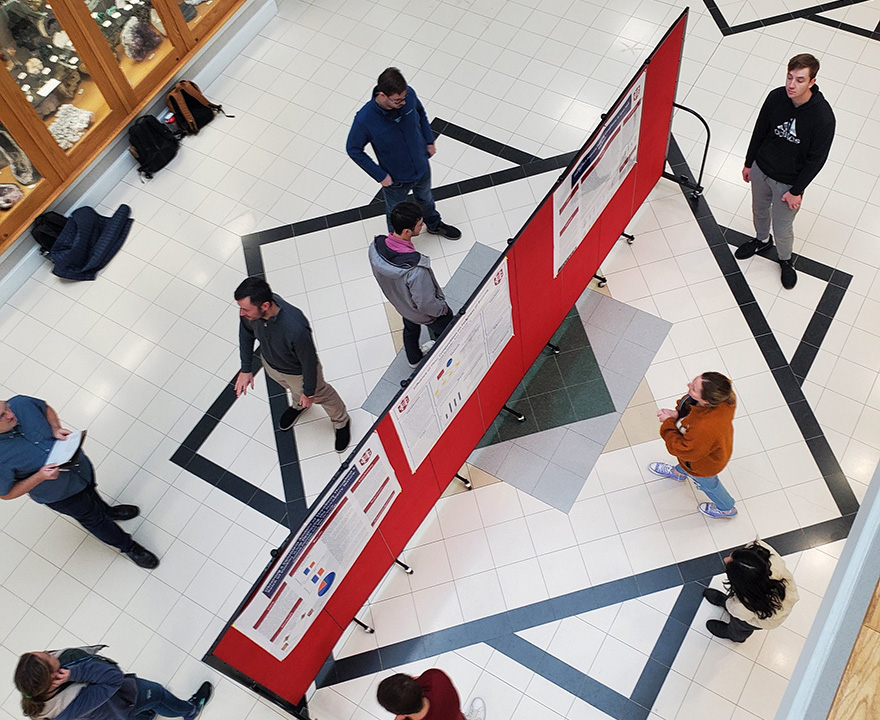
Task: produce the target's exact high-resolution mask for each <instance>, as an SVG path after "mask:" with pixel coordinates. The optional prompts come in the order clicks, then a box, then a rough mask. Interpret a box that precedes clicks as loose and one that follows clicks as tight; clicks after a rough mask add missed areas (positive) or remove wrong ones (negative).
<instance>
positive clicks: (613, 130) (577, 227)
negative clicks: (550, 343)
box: [553, 72, 645, 277]
mask: <svg viewBox="0 0 880 720" xmlns="http://www.w3.org/2000/svg"><path fill="white" fill-rule="evenodd" d="M644 96H645V73H644V72H642V74H641V75H639V78H638V80H636V82H635V83H634V84H633V86H632V87H631V88H630V90H629V92H628V93H627V94H626V96H625V97H624V98H623V99H622V100H621V102H620V104H619V105H618V106H617V109H616V110H615V111H614V114H613V115H609V116H608V117H607V118H606V120H605V123H604V124H603V126H602V129H601V131H600V132H599V135H598V137H597V138H596V140H595V141H594V142H593V143H592V144H591V145H590V146H589V147H588V148H587V149H586V150H585V151H584V152H583V154H582V155H581V156H580V159H579V160H578V162H577V164H576V165H575V166H574V168H572V170H571V172H570V173H569V174H568V176H567V177H566V178H564V179H563V181H562V183H561V184H560V185H559V187H558V188H557V189H556V192H555V193H554V194H553V211H554V212H553V277H556V276H557V275H558V274H559V271H560V270H561V269H562V266H563V265H565V263H566V261H567V260H568V258H570V257H571V255H572V253H573V252H574V251H575V250H577V248H578V246H579V245H580V244H581V242H582V241H583V239H584V238H585V237H586V236H587V233H589V232H590V229H591V228H592V227H593V225H594V223H595V222H596V220H598V219H599V216H600V215H601V214H602V211H603V210H604V209H605V207H606V205H608V203H609V201H610V200H611V198H612V197H614V193H616V192H617V189H618V188H619V187H620V186H621V185H622V184H623V181H624V180H626V176H627V175H629V173H630V171H631V170H632V169H633V168H634V167H635V164H636V157H637V156H638V152H639V129H640V127H641V124H642V104H643V103H642V99H643V98H644Z"/></svg>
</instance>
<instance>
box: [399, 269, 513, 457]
mask: <svg viewBox="0 0 880 720" xmlns="http://www.w3.org/2000/svg"><path fill="white" fill-rule="evenodd" d="M512 337H513V313H512V308H511V303H510V276H509V273H508V270H507V258H504V259H503V260H502V261H501V263H500V264H499V265H498V267H497V268H495V270H494V271H493V272H492V274H491V275H490V276H489V278H488V279H487V280H486V282H485V283H484V284H483V287H482V288H480V290H479V292H478V293H477V295H476V297H475V298H474V299H473V301H472V302H471V304H470V305H469V306H468V308H467V311H466V312H465V314H464V315H463V316H462V317H461V318H459V320H458V322H456V323H455V325H454V326H453V327H452V329H451V330H450V331H449V334H448V335H447V336H446V337H444V338H443V341H442V343H441V344H440V345H439V346H438V347H436V348H435V349H434V351H433V353H432V354H431V357H430V358H428V360H427V361H426V363H425V365H424V367H422V368H421V369H420V370H419V372H418V373H417V374H416V376H415V378H413V380H412V382H411V383H410V384H409V385H408V386H407V388H406V390H405V391H404V392H403V394H402V395H401V396H400V397H399V398H398V400H397V402H396V403H395V404H394V406H393V407H392V408H391V419H392V421H393V422H394V425H395V427H396V428H397V434H398V435H399V436H400V439H401V443H402V445H403V449H404V452H405V453H406V458H407V460H408V461H409V466H410V468H411V469H412V471H413V472H415V471H416V469H417V468H418V467H419V465H421V464H422V462H423V461H424V460H425V458H426V457H427V456H428V453H429V452H430V451H431V448H432V447H434V444H435V443H436V442H437V440H439V439H440V436H441V435H442V434H443V433H444V432H445V430H446V428H447V427H449V424H450V423H451V422H452V421H453V420H454V419H455V416H456V415H457V414H458V411H459V410H460V409H461V407H462V406H463V405H464V404H465V403H466V402H467V401H468V398H470V396H471V394H472V393H473V392H474V390H476V389H477V386H478V385H479V384H480V381H481V380H482V379H483V378H484V377H485V375H486V373H487V372H488V370H489V368H490V367H492V363H494V362H495V360H496V359H497V358H498V356H499V355H500V354H501V351H502V350H504V348H505V346H506V345H507V343H508V342H509V341H510V339H511V338H512Z"/></svg>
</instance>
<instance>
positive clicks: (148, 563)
mask: <svg viewBox="0 0 880 720" xmlns="http://www.w3.org/2000/svg"><path fill="white" fill-rule="evenodd" d="M125 554H126V555H128V557H129V559H130V560H131V561H132V562H133V563H134V564H135V565H137V566H138V567H142V568H144V569H146V570H152V569H153V568H156V567H159V558H157V557H156V556H155V555H153V553H151V552H150V551H149V550H147V549H146V548H145V547H144V546H143V545H138V543H136V542H133V543H132V544H131V547H130V548H129V549H128V550H126V551H125Z"/></svg>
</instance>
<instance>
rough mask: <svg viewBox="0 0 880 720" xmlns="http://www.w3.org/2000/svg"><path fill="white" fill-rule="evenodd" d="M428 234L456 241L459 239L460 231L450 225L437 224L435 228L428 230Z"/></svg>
mask: <svg viewBox="0 0 880 720" xmlns="http://www.w3.org/2000/svg"><path fill="white" fill-rule="evenodd" d="M428 232H429V233H431V235H441V236H442V237H445V238H446V239H447V240H458V239H459V238H460V237H461V230H459V229H458V228H457V227H453V226H452V225H447V224H446V223H445V222H440V223H437V227H435V228H433V229H432V228H428Z"/></svg>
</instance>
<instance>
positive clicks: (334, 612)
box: [205, 10, 687, 709]
mask: <svg viewBox="0 0 880 720" xmlns="http://www.w3.org/2000/svg"><path fill="white" fill-rule="evenodd" d="M686 21H687V10H685V11H684V12H683V13H682V14H681V16H680V17H679V18H678V19H677V20H676V21H675V23H674V24H673V25H672V27H671V28H670V29H669V31H668V32H667V33H666V35H665V36H664V38H663V39H662V40H661V41H660V43H659V44H658V46H657V47H656V48H655V50H654V52H653V53H652V54H651V56H650V57H649V59H648V60H647V61H646V62H645V64H644V65H643V66H642V67H641V68H639V70H638V72H637V73H636V74H635V76H634V78H633V80H632V81H631V83H630V84H629V85H628V86H627V88H626V89H625V90H624V92H623V93H622V94H621V96H620V98H618V100H617V102H615V104H614V105H613V106H612V108H611V109H610V110H609V112H608V113H607V114H606V115H605V116H603V121H602V123H600V125H599V127H597V128H596V130H595V131H594V132H593V134H592V135H591V137H590V139H589V140H588V142H587V143H585V145H584V146H583V148H582V149H581V151H580V152H579V153H578V154H577V156H576V157H575V159H574V161H573V162H572V163H571V165H570V167H569V168H568V170H566V173H565V174H564V175H563V176H562V177H561V178H560V180H559V181H558V182H557V183H556V185H555V186H554V188H553V189H552V190H551V192H550V193H549V194H548V195H547V197H545V198H544V200H543V201H542V203H541V204H540V205H539V206H538V207H537V209H536V210H535V212H534V213H533V214H532V216H531V218H530V219H529V221H528V222H527V223H526V225H525V226H524V227H523V228H522V230H521V231H520V233H519V234H518V235H517V237H516V240H515V242H514V243H513V244H512V245H511V246H510V247H509V248H508V250H507V252H506V253H505V255H504V256H502V258H501V259H500V260H499V261H498V263H497V264H496V266H495V267H494V268H493V269H492V270H491V271H490V273H489V274H488V275H487V279H486V281H484V284H483V286H482V287H483V288H485V287H486V286H487V283H489V282H491V281H492V279H493V277H494V278H495V281H496V282H498V278H499V277H500V276H501V275H502V274H503V273H502V272H501V271H500V270H499V269H500V268H502V266H503V267H506V277H504V282H506V283H507V284H508V286H507V289H508V291H509V304H510V307H509V313H510V317H509V323H510V328H511V331H510V332H509V333H508V335H507V336H506V337H505V340H504V345H503V347H502V348H500V350H499V352H498V353H497V354H496V355H493V357H492V360H491V362H490V363H489V366H488V368H487V369H486V371H485V373H484V375H483V376H482V378H481V379H480V380H479V382H478V383H477V384H476V385H475V387H473V388H472V389H470V390H469V391H468V394H467V396H461V404H460V406H456V408H455V412H454V413H451V414H450V415H449V417H448V418H447V424H445V425H443V426H442V429H441V431H440V433H439V436H438V437H437V439H436V441H435V442H433V444H432V445H431V447H430V450H429V451H428V452H427V455H426V456H425V457H423V458H422V457H421V456H417V454H414V453H413V452H412V448H409V446H406V447H405V443H407V442H410V441H411V439H410V440H407V438H406V437H405V436H404V435H403V434H402V433H401V426H400V424H399V422H395V421H394V419H393V417H392V413H393V412H394V409H395V403H398V404H400V403H403V404H405V403H406V402H408V401H409V396H408V390H404V391H403V392H402V393H401V395H400V396H398V398H397V399H396V400H395V401H394V402H393V403H392V405H391V406H390V407H389V409H388V410H386V412H385V414H383V416H382V417H380V418H379V420H378V421H377V423H376V426H375V427H374V429H373V432H371V433H370V434H369V436H368V438H367V439H365V440H364V441H363V442H362V444H361V445H359V446H358V448H357V449H356V450H355V452H354V453H353V454H352V456H351V458H350V459H349V462H348V464H347V465H346V466H344V467H343V469H342V471H341V472H340V474H338V475H337V477H336V478H334V480H333V481H332V482H331V484H330V485H329V486H328V489H327V491H325V493H324V494H323V495H322V497H321V498H320V499H319V501H318V502H317V503H316V505H315V507H316V508H317V507H318V506H319V505H320V504H321V503H322V501H325V500H326V498H327V497H330V496H332V495H333V493H337V494H338V497H339V498H342V499H343V500H344V501H348V500H350V499H351V497H353V495H351V494H350V493H353V492H354V488H356V487H357V482H359V481H357V482H354V483H353V484H351V483H350V486H346V485H345V482H346V477H348V478H349V481H350V480H351V473H355V474H356V470H357V465H358V463H360V464H361V465H363V466H364V467H362V468H361V471H363V470H364V469H365V468H366V467H371V466H369V465H368V460H369V456H370V453H369V451H365V450H364V448H365V447H366V446H367V445H369V443H371V442H372V443H373V444H374V446H376V447H378V446H381V448H382V453H383V455H384V458H383V462H385V463H386V466H385V467H386V468H387V471H388V472H387V474H388V475H389V478H391V479H389V480H388V481H387V482H386V483H383V484H382V485H381V489H377V491H376V495H377V497H378V496H379V494H380V493H381V492H384V493H385V495H383V497H387V498H389V500H388V503H389V506H388V508H387V509H385V510H383V512H382V513H378V514H375V518H376V527H374V528H372V530H371V534H370V535H369V537H366V536H364V535H363V533H361V535H360V536H359V537H361V538H362V539H363V543H362V545H358V546H357V547H358V548H361V549H359V551H358V554H357V555H356V560H354V562H353V563H352V564H350V566H349V567H347V569H346V570H345V572H344V573H340V576H339V577H336V578H335V585H334V586H333V587H332V593H331V592H329V591H328V590H326V588H330V583H329V582H328V581H327V578H328V577H329V576H330V575H332V573H330V574H327V575H324V576H323V578H324V579H323V580H322V582H321V583H319V584H316V587H321V588H324V589H325V591H326V592H327V593H328V594H327V596H326V597H327V599H326V600H325V601H324V603H323V604H321V603H317V604H316V605H315V609H314V611H313V612H312V613H311V614H308V613H303V617H306V615H307V616H308V617H306V619H305V620H303V621H302V622H304V623H305V624H304V625H302V626H301V627H302V628H305V629H304V630H302V631H301V632H300V634H299V635H296V636H295V637H296V638H298V639H297V640H296V641H295V642H294V641H291V643H290V644H289V646H285V647H284V648H283V650H281V649H279V648H278V647H275V646H274V645H272V644H271V642H270V640H271V638H268V639H264V638H260V642H261V643H262V644H258V642H255V640H254V639H253V633H251V634H250V635H249V634H248V632H250V628H249V627H245V628H244V630H245V631H247V632H244V631H242V629H240V628H241V627H242V624H241V623H240V621H241V619H242V617H243V615H244V614H245V613H246V612H247V611H248V609H249V607H251V604H252V603H253V602H254V601H255V600H257V599H260V600H261V602H264V603H265V602H266V598H267V597H268V596H269V595H270V594H271V592H275V591H274V587H275V586H274V585H272V584H271V583H269V585H268V590H267V584H266V581H267V579H271V578H272V577H273V574H274V576H275V577H277V578H281V576H282V574H283V578H282V579H286V581H288V582H293V581H294V580H295V579H296V578H295V576H296V572H297V571H300V572H307V571H308V569H307V568H306V569H304V568H302V567H301V566H299V565H296V564H293V565H291V569H290V571H289V572H287V568H286V567H285V566H284V562H285V553H288V554H289V552H290V548H291V547H295V546H296V544H297V543H298V542H300V540H301V538H302V534H303V533H304V532H306V530H305V529H302V528H301V529H300V530H298V531H297V532H295V533H294V534H293V535H292V536H291V538H290V540H289V543H288V544H287V546H286V549H283V550H282V552H281V553H279V556H278V558H276V560H275V561H273V564H272V565H271V566H270V567H269V568H267V570H266V572H265V573H264V576H263V578H261V580H260V582H259V583H258V584H257V585H256V586H255V587H254V588H253V590H252V592H251V594H250V596H249V597H248V599H247V600H246V601H245V602H243V603H242V606H241V607H240V608H239V610H238V611H237V612H236V615H235V617H233V618H232V620H231V621H230V623H229V624H228V625H227V627H226V629H225V630H224V631H223V633H222V634H221V635H220V637H219V638H218V639H217V641H216V642H215V644H214V646H213V647H212V648H211V650H210V651H209V653H208V655H207V656H206V658H205V660H206V662H209V663H210V664H211V665H213V666H215V667H217V668H218V669H220V670H222V671H224V672H226V673H228V674H229V675H231V676H232V677H234V678H235V679H237V680H239V681H241V682H243V683H244V684H246V685H248V686H249V687H252V688H254V689H256V690H257V691H258V692H261V693H263V694H265V695H266V696H267V697H269V698H271V699H272V700H274V701H276V702H278V703H280V704H283V705H284V706H285V707H287V708H288V709H290V708H292V707H293V706H295V705H296V704H297V703H299V702H300V701H301V699H302V698H303V697H304V694H305V693H306V691H307V690H308V687H309V685H310V684H311V683H312V681H313V680H314V678H315V677H316V675H317V674H318V672H319V671H320V669H321V667H322V666H323V664H324V663H325V661H326V660H327V658H328V656H329V654H330V652H331V651H332V648H333V647H334V645H335V644H336V642H337V641H338V639H339V638H340V637H341V635H342V633H343V631H344V629H345V628H346V627H347V626H348V625H349V623H350V622H351V621H352V619H353V618H354V617H355V614H356V613H357V612H358V610H359V609H360V608H361V607H362V606H363V604H364V603H365V602H366V600H367V599H368V597H369V595H370V594H371V593H372V591H373V590H374V589H375V587H376V586H377V585H378V584H379V582H380V581H381V580H382V578H383V577H384V575H385V573H386V572H387V571H388V569H389V568H390V567H391V566H392V565H393V563H394V559H395V557H396V556H397V555H398V554H399V553H400V552H401V551H402V550H403V549H404V547H405V546H406V544H407V542H408V541H409V540H410V538H411V537H412V536H413V534H414V533H415V531H416V530H417V528H418V527H419V525H420V524H421V522H422V521H423V520H424V518H425V517H426V516H427V514H428V513H429V511H430V509H431V507H433V505H434V504H435V503H436V501H437V500H438V498H439V497H440V495H441V494H442V492H443V491H444V490H445V488H446V487H447V485H448V484H449V483H450V481H451V480H452V478H453V476H454V474H455V472H456V471H457V470H458V469H459V468H460V467H461V466H462V465H463V464H464V462H465V461H466V459H467V457H468V456H469V454H470V453H471V452H472V450H473V449H474V448H475V447H476V445H477V443H478V442H479V441H480V439H481V438H482V436H483V435H484V434H485V432H486V430H487V429H488V428H489V426H490V425H491V423H492V422H493V420H494V418H495V416H496V415H497V414H498V412H499V411H500V410H501V407H502V406H503V405H504V403H505V401H506V400H507V398H508V397H509V396H510V394H511V393H512V391H513V389H514V388H515V387H516V385H517V384H518V383H519V381H520V380H521V379H522V377H523V375H524V374H525V372H526V371H527V370H528V368H529V367H530V365H531V364H532V362H533V361H534V360H535V358H536V357H537V355H538V353H539V352H541V350H542V348H543V347H544V346H545V344H546V343H547V342H548V341H549V339H550V337H551V336H552V335H553V333H554V332H555V330H556V328H557V327H558V326H559V324H560V323H561V321H562V320H563V318H564V317H565V315H566V313H567V312H568V310H569V309H570V308H571V306H572V304H573V303H574V301H575V300H576V299H577V298H578V297H579V296H580V295H581V294H582V293H583V291H584V290H585V288H586V286H587V283H588V282H589V281H590V279H591V278H592V276H593V273H595V272H596V270H598V268H599V265H600V264H601V262H602V260H603V259H604V258H605V256H606V255H607V253H608V251H609V250H610V248H611V247H612V246H613V244H614V243H615V242H616V241H617V239H618V238H619V236H620V234H621V233H622V232H623V231H624V229H625V228H626V226H627V224H628V223H629V221H630V220H631V219H632V216H633V214H634V213H635V211H636V210H637V209H638V208H639V206H640V205H641V204H642V202H643V201H644V200H645V198H646V197H647V195H648V193H649V192H650V191H651V189H652V188H653V187H654V185H655V184H656V182H657V180H658V179H659V178H660V176H661V174H662V172H663V167H664V163H665V157H666V148H667V143H668V138H669V130H670V124H671V120H672V105H673V101H674V98H675V88H676V84H677V80H678V68H679V64H680V60H681V51H682V44H683V42H684V32H685V26H686ZM615 153H616V155H615ZM609 165H610V166H611V171H612V172H611V173H608V172H606V171H607V169H608V166H609ZM615 172H616V173H617V174H616V175H615ZM566 183H568V185H566ZM603 192H604V193H606V194H607V195H608V197H604V196H603V195H602V193H603ZM597 198H601V199H603V202H602V203H601V204H600V203H597ZM574 203H577V208H576V210H573V208H575V205H574ZM578 223H580V225H578ZM573 228H582V231H580V230H578V232H577V233H574V234H573ZM479 292H480V290H478V291H477V292H475V293H474V296H472V300H473V298H475V297H476V296H477V295H478V293H479ZM506 297H507V296H506V295H505V298H506ZM469 309H470V306H469V305H467V306H466V307H465V319H463V320H461V321H457V322H456V324H455V325H453V328H455V327H456V326H457V325H458V324H459V322H466V321H467V320H470V319H471V318H468V312H469ZM450 336H451V335H450V334H447V335H445V336H444V338H443V339H442V340H441V342H440V343H438V346H439V347H438V348H435V350H434V351H432V353H431V355H432V356H433V355H435V354H437V353H442V352H443V350H444V347H443V345H444V343H446V342H447V340H448V339H449V337H450ZM429 360H430V357H429ZM433 367H434V370H432V369H431V368H432V366H430V364H426V365H425V366H424V367H423V368H422V369H420V371H419V374H421V373H425V372H429V371H432V372H436V367H437V366H436V363H435V365H434V366H433ZM440 374H442V371H441V373H440ZM438 377H439V375H438ZM413 382H415V380H413ZM411 386H412V384H411ZM449 418H451V419H449ZM377 438H378V439H377ZM365 444H366V445H365ZM389 487H392V488H399V489H397V490H393V491H389V490H388V488H389ZM344 504H345V503H344V502H342V503H340V505H339V507H342V506H344ZM350 505H351V504H349V507H350ZM365 508H367V509H368V508H369V503H366V505H365ZM367 509H365V510H364V512H365V513H366V512H367ZM304 527H305V526H304ZM313 529H314V528H313ZM322 532H324V530H323V529H322V530H321V531H320V532H318V533H317V534H316V537H320V534H321V533H322ZM325 539H326V538H325ZM279 568H282V569H284V570H285V573H279ZM320 570H321V571H322V572H323V570H324V568H320ZM317 579H318V578H317V577H314V576H313V578H312V580H313V581H316V580H317ZM277 597H278V596H277V595H275V596H273V597H272V600H271V601H269V605H268V606H267V609H266V611H264V613H263V615H262V616H260V617H263V616H265V615H266V613H269V612H270V610H271V609H272V608H273V605H272V603H274V602H275V600H276V599H277ZM297 607H299V606H294V607H292V609H291V611H290V612H289V613H288V615H287V616H285V617H288V616H291V615H293V614H295V612H296V611H297ZM284 621H285V619H284V618H282V621H281V623H280V624H279V627H281V626H283V624H284ZM236 623H239V624H238V625H236ZM276 634H277V633H276ZM267 637H268V636H267ZM267 647H270V648H272V649H271V651H270V650H267V649H266V648H267Z"/></svg>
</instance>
